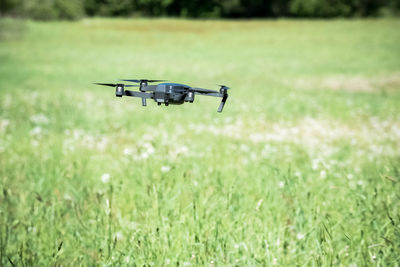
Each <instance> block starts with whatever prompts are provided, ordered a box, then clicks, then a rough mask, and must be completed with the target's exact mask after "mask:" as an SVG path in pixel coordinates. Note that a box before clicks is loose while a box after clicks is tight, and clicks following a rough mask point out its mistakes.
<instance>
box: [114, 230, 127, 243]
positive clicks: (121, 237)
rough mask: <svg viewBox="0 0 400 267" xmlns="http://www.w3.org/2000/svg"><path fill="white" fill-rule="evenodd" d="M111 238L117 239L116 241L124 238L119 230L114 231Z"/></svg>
mask: <svg viewBox="0 0 400 267" xmlns="http://www.w3.org/2000/svg"><path fill="white" fill-rule="evenodd" d="M113 239H117V240H118V241H119V240H122V239H124V235H123V234H122V233H121V232H116V233H115V234H114V235H113Z"/></svg>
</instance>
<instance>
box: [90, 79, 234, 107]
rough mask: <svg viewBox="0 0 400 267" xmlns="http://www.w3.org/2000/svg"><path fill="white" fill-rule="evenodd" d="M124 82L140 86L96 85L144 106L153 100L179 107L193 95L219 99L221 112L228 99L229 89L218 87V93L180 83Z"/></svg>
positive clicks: (144, 80) (191, 100)
mask: <svg viewBox="0 0 400 267" xmlns="http://www.w3.org/2000/svg"><path fill="white" fill-rule="evenodd" d="M122 81H126V82H135V83H139V84H140V85H131V84H128V85H125V84H111V83H96V84H98V85H104V86H111V87H115V96H117V97H122V96H132V97H139V98H141V99H142V105H143V106H146V104H147V103H146V99H147V98H150V99H154V101H155V102H157V104H158V105H161V104H164V105H166V106H168V105H169V104H172V105H181V104H183V103H185V102H189V103H193V101H194V99H195V95H206V96H214V97H221V98H222V101H221V104H220V105H219V108H218V112H222V110H223V108H224V105H225V102H226V100H227V98H228V93H227V91H228V89H229V87H227V86H225V85H220V89H219V92H218V91H214V90H209V89H203V88H193V87H191V86H189V85H185V84H180V83H159V84H157V85H149V83H153V82H162V80H147V79H141V80H122ZM125 87H139V91H131V90H125Z"/></svg>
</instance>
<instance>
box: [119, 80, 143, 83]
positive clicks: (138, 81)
mask: <svg viewBox="0 0 400 267" xmlns="http://www.w3.org/2000/svg"><path fill="white" fill-rule="evenodd" d="M120 81H124V82H134V83H140V80H120Z"/></svg>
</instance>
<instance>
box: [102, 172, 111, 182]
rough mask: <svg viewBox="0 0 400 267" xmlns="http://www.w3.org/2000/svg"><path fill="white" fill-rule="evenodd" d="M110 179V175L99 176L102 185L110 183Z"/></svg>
mask: <svg viewBox="0 0 400 267" xmlns="http://www.w3.org/2000/svg"><path fill="white" fill-rule="evenodd" d="M110 177H111V175H110V174H109V173H104V174H103V175H102V176H101V181H102V182H103V184H106V183H108V182H109V181H110Z"/></svg>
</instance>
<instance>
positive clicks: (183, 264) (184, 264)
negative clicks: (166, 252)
mask: <svg viewBox="0 0 400 267" xmlns="http://www.w3.org/2000/svg"><path fill="white" fill-rule="evenodd" d="M190 265H192V264H191V263H190V262H187V261H185V262H183V263H182V266H190Z"/></svg>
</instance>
